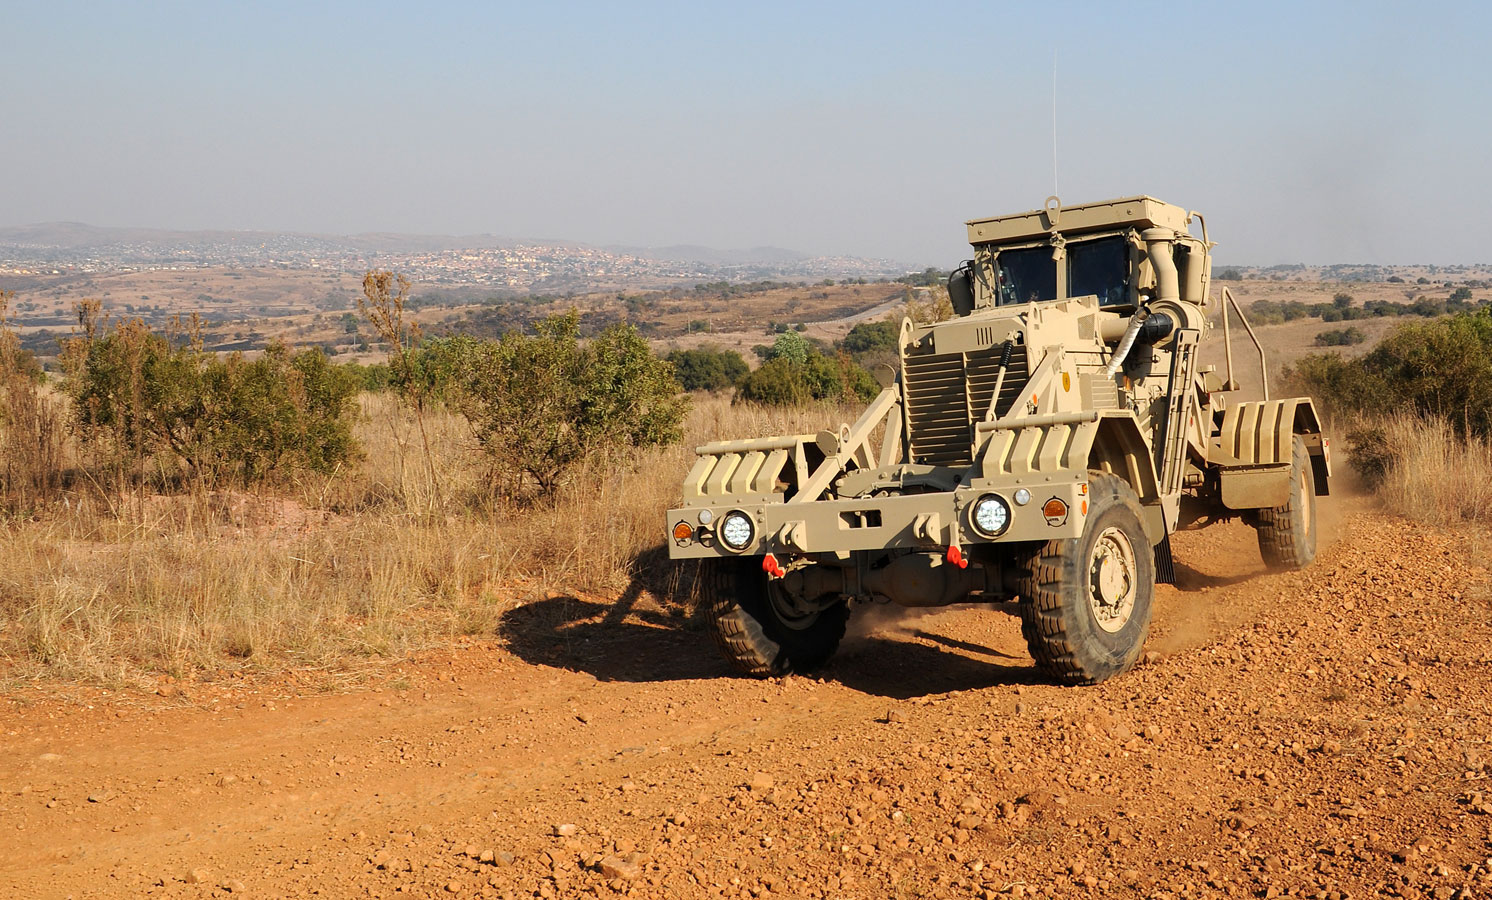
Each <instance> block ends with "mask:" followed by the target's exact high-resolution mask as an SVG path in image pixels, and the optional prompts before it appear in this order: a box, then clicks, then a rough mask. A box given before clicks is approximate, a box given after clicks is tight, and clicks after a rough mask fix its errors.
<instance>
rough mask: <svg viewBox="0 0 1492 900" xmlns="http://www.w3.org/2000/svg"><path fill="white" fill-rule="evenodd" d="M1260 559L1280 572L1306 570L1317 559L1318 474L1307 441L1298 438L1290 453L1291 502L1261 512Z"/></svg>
mask: <svg viewBox="0 0 1492 900" xmlns="http://www.w3.org/2000/svg"><path fill="white" fill-rule="evenodd" d="M1257 527H1258V531H1259V555H1260V556H1262V557H1264V564H1265V565H1266V566H1268V567H1269V568H1271V569H1274V570H1275V571H1276V572H1289V571H1293V570H1296V569H1304V568H1305V567H1306V566H1308V565H1310V564H1311V562H1312V561H1313V560H1315V558H1316V473H1315V471H1314V470H1313V469H1312V468H1311V457H1310V455H1309V453H1307V451H1306V445H1305V441H1304V440H1302V439H1301V437H1300V435H1298V434H1297V435H1295V436H1294V437H1293V439H1292V442H1291V449H1290V499H1289V500H1287V501H1285V505H1284V506H1276V507H1274V508H1273V509H1261V510H1259V524H1258V526H1257Z"/></svg>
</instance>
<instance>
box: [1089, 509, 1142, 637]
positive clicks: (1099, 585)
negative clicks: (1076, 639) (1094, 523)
mask: <svg viewBox="0 0 1492 900" xmlns="http://www.w3.org/2000/svg"><path fill="white" fill-rule="evenodd" d="M1139 582H1140V578H1139V566H1138V565H1136V563H1135V548H1134V544H1132V543H1130V540H1129V537H1128V536H1127V535H1126V534H1125V533H1124V532H1123V531H1121V530H1119V529H1118V528H1113V527H1110V528H1105V529H1104V530H1103V531H1102V532H1101V533H1100V534H1099V535H1098V540H1096V541H1094V542H1093V552H1092V554H1091V555H1090V556H1089V558H1088V608H1089V609H1090V610H1092V612H1093V619H1094V621H1095V622H1097V623H1098V627H1099V628H1102V629H1103V630H1104V631H1107V632H1109V633H1110V634H1113V633H1114V632H1116V631H1119V630H1120V629H1122V628H1123V627H1124V626H1125V625H1126V624H1128V623H1129V619H1130V616H1132V615H1134V611H1135V598H1136V597H1137V596H1138V595H1139Z"/></svg>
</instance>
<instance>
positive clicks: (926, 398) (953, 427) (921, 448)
mask: <svg viewBox="0 0 1492 900" xmlns="http://www.w3.org/2000/svg"><path fill="white" fill-rule="evenodd" d="M999 371H1000V348H999V347H998V346H996V347H993V348H990V349H987V350H978V351H975V352H972V353H940V354H929V355H927V356H909V357H907V360H906V390H907V430H908V432H909V433H910V435H911V447H910V450H911V457H912V461H913V462H917V463H923V464H926V465H934V466H949V467H955V468H956V467H959V466H968V465H970V464H972V463H973V458H972V451H973V445H974V433H973V422H974V421H976V420H979V419H983V418H984V412H985V410H986V409H988V408H989V401H990V397H991V396H992V395H993V394H994V392H995V379H996V377H997V376H998V375H999ZM1028 377H1029V373H1028V372H1027V369H1026V348H1025V347H1024V346H1021V345H1019V344H1017V345H1016V346H1014V347H1013V348H1012V350H1011V354H1010V368H1009V370H1008V371H1007V372H1006V373H1005V383H1004V384H1003V385H1001V386H1000V402H999V403H998V404H997V405H996V407H995V411H996V414H997V415H1004V414H1005V413H1006V412H1008V411H1009V410H1010V407H1011V406H1012V405H1014V404H1015V402H1016V400H1017V398H1019V397H1020V395H1021V389H1022V388H1023V387H1024V386H1025V384H1026V379H1027V378H1028Z"/></svg>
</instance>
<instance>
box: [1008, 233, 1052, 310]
mask: <svg viewBox="0 0 1492 900" xmlns="http://www.w3.org/2000/svg"><path fill="white" fill-rule="evenodd" d="M995 276H996V279H997V280H998V282H999V283H998V285H997V286H996V290H997V291H998V293H999V297H998V299H997V300H996V301H995V302H996V303H997V304H998V305H999V306H1010V305H1012V304H1016V303H1035V302H1036V301H1038V300H1055V299H1057V265H1056V263H1054V262H1052V248H1050V247H1031V248H1030V249H1027V250H1002V251H1000V255H999V256H997V257H995Z"/></svg>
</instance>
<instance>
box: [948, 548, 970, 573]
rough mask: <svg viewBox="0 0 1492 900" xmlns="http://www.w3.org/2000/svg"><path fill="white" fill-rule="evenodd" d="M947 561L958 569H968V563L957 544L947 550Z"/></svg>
mask: <svg viewBox="0 0 1492 900" xmlns="http://www.w3.org/2000/svg"><path fill="white" fill-rule="evenodd" d="M948 561H949V562H950V563H953V564H954V565H955V566H958V567H959V568H960V569H967V568H968V567H969V561H968V560H967V559H964V551H962V550H960V549H958V545H957V544H954V545H953V546H951V547H949V548H948Z"/></svg>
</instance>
